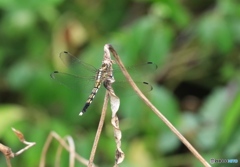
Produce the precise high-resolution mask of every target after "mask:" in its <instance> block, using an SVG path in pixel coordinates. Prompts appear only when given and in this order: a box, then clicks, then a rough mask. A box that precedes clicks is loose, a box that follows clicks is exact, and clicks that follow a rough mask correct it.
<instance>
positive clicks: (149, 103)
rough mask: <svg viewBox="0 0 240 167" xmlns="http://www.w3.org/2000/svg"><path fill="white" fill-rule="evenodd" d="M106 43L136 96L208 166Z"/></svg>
mask: <svg viewBox="0 0 240 167" xmlns="http://www.w3.org/2000/svg"><path fill="white" fill-rule="evenodd" d="M106 45H108V47H109V49H110V51H111V52H112V54H113V56H114V58H115V59H116V63H117V64H118V65H119V67H120V68H121V70H122V72H123V74H124V76H125V77H126V78H127V80H128V82H129V84H130V85H131V86H132V88H133V89H134V91H135V92H136V93H137V94H138V96H139V97H140V98H141V99H142V100H143V101H144V103H145V104H146V105H147V106H149V107H150V108H151V109H152V111H153V112H154V113H155V114H156V115H157V116H158V117H159V118H160V119H161V120H162V121H163V122H164V123H165V124H166V125H167V126H168V127H169V128H170V129H171V130H172V131H173V133H175V134H176V135H177V136H178V138H179V139H180V140H181V141H182V142H183V143H184V144H185V146H186V147H187V148H188V149H189V150H190V151H191V152H192V153H193V155H194V156H195V157H196V158H197V159H199V160H200V161H201V162H202V164H203V165H204V166H206V167H210V165H209V164H208V163H207V161H206V160H205V159H204V158H203V157H202V156H201V155H200V154H199V153H198V152H197V150H196V149H195V148H194V147H193V146H192V145H191V144H190V143H189V142H188V141H187V140H186V139H185V137H184V136H183V135H182V134H181V133H180V132H179V131H178V130H177V129H176V128H175V127H174V126H173V125H172V124H171V123H170V122H169V121H168V120H167V118H166V117H165V116H164V115H163V114H162V113H161V112H160V111H159V110H158V109H157V108H156V107H155V106H154V105H153V104H152V103H151V102H150V101H149V100H148V99H147V98H146V96H145V95H144V94H143V93H142V92H141V91H140V89H139V88H138V87H137V85H136V84H135V83H134V82H133V79H132V78H131V76H130V75H129V73H128V72H127V70H126V68H125V67H124V65H123V63H122V61H121V59H120V57H119V56H118V54H117V52H116V51H115V50H114V48H113V47H112V46H111V45H110V44H106Z"/></svg>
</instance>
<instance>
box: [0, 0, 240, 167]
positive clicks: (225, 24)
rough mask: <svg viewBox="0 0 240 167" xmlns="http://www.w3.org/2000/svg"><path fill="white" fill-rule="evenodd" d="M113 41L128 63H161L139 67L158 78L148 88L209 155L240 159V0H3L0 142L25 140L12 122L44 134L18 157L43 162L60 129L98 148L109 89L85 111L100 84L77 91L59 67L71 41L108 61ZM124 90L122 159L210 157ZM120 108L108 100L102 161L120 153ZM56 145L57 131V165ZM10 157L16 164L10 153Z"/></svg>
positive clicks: (181, 161)
mask: <svg viewBox="0 0 240 167" xmlns="http://www.w3.org/2000/svg"><path fill="white" fill-rule="evenodd" d="M106 43H111V44H112V45H113V47H114V48H115V49H116V51H117V52H118V54H119V55H120V56H121V58H122V60H123V61H124V63H125V65H127V66H128V65H134V64H140V63H143V62H146V61H153V62H155V63H156V64H157V65H158V69H157V70H156V71H151V72H150V73H149V74H143V73H142V71H141V70H140V69H139V76H141V75H142V76H143V77H145V79H146V80H147V81H150V82H151V83H152V85H153V86H154V90H153V91H152V92H150V93H149V94H147V96H148V97H149V99H150V101H152V103H153V104H154V105H156V107H157V108H158V109H159V110H160V111H161V112H162V113H163V114H164V115H165V116H166V117H167V118H168V119H169V120H170V121H171V122H172V124H173V125H175V126H176V127H177V129H179V130H180V132H181V133H182V134H183V135H184V136H185V137H186V138H187V139H188V140H189V141H190V142H191V143H192V144H193V146H194V147H195V148H196V149H197V150H198V151H199V152H200V154H201V155H202V156H203V157H204V158H205V159H206V160H207V161H208V162H210V159H211V158H215V159H227V158H238V160H240V142H239V141H240V129H239V121H240V120H239V116H240V90H239V84H240V68H239V65H240V52H239V51H240V49H239V48H240V47H239V46H240V4H239V3H238V1H234V0H229V1H222V0H215V1H213V0H203V1H202V0H195V1H192V0H181V1H175V0H162V1H160V0H159V1H158V0H131V1H129V0H121V1H112V0H101V1H94V0H88V1H81V0H75V1H66V0H65V1H64V0H44V1H37V0H36V1H32V0H20V1H17V0H15V1H14V0H12V1H7V0H2V1H0V142H1V143H3V144H5V145H7V146H9V147H11V148H12V150H13V151H14V152H16V151H17V150H19V149H20V148H22V147H23V145H22V144H21V143H19V141H18V140H17V138H16V137H15V135H14V133H13V132H12V131H11V127H14V128H16V129H18V130H20V131H21V132H23V133H24V135H25V138H26V140H28V141H34V142H36V143H37V145H36V146H34V147H33V148H31V149H29V150H28V151H26V152H25V153H23V154H21V155H20V156H18V157H16V158H14V159H12V165H13V166H19V164H21V165H20V166H25V167H35V166H38V164H39V160H40V154H41V151H42V148H43V145H44V143H45V141H46V139H47V136H48V134H49V133H50V131H55V132H56V133H58V134H59V135H60V136H62V137H64V136H65V135H71V136H72V137H73V139H74V141H75V144H76V150H77V152H78V153H79V154H80V155H82V156H84V157H85V158H88V157H89V153H90V150H91V146H92V143H93V140H94V136H95V132H96V129H97V125H98V121H99V117H100V112H101V106H102V102H103V93H99V95H97V96H96V99H95V100H94V102H93V104H92V106H90V108H89V110H88V112H87V113H86V114H85V115H83V116H82V117H79V116H78V114H79V111H80V110H81V109H82V107H83V104H84V103H85V101H86V99H87V97H88V95H89V93H90V92H91V90H86V91H82V92H77V91H72V90H71V89H68V88H66V87H64V86H62V85H60V84H58V83H57V82H55V81H54V80H52V79H51V78H50V73H51V72H53V71H54V70H65V69H66V67H65V66H64V65H63V64H62V62H61V60H60V59H59V53H60V52H62V51H64V50H67V51H69V52H71V53H72V54H73V55H75V56H77V57H78V58H80V59H81V60H83V61H84V62H87V63H89V64H92V65H94V66H96V67H100V65H101V61H102V58H103V46H104V44H106ZM124 91H125V90H123V92H124ZM119 97H120V98H121V107H120V110H119V113H118V115H119V117H120V127H121V130H122V135H123V137H122V149H123V151H124V152H125V156H126V158H125V160H124V162H123V164H122V165H121V166H138V167H146V166H151V167H152V166H156V167H158V166H166V167H167V166H168V167H170V166H171V167H172V166H174V167H180V166H184V167H190V166H191V167H192V166H202V165H201V164H200V162H199V161H198V160H197V159H196V158H195V157H194V156H193V155H192V154H191V153H190V152H189V151H188V149H187V148H186V147H185V146H184V145H183V144H182V143H181V142H180V141H179V140H178V138H177V137H176V136H175V135H174V134H173V133H172V132H171V131H170V130H169V128H167V127H166V126H165V125H164V124H163V123H162V121H161V120H159V119H158V118H157V117H156V115H154V114H153V113H152V112H151V110H150V109H149V108H147V107H146V106H145V105H144V104H143V103H142V102H141V100H140V99H139V98H137V96H123V97H121V96H120V95H119ZM110 118H111V113H110V110H108V115H107V118H106V122H105V126H104V130H103V134H102V136H101V139H100V143H99V146H98V150H97V153H96V158H95V163H96V164H98V165H99V166H113V163H114V154H115V142H114V137H113V129H112V127H111V123H110ZM56 147H57V142H56V141H55V142H53V146H52V147H51V149H50V150H49V152H48V158H47V164H48V166H53V162H54V160H55V153H56ZM68 158H69V157H68V154H67V153H66V152H64V154H63V156H62V161H61V163H62V166H68ZM223 165H230V164H223ZM0 166H6V163H5V160H4V156H3V155H1V156H0ZM76 166H83V165H81V164H78V163H77V165H76ZM232 166H237V164H233V165H232Z"/></svg>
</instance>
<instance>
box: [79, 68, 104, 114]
mask: <svg viewBox="0 0 240 167" xmlns="http://www.w3.org/2000/svg"><path fill="white" fill-rule="evenodd" d="M101 77H102V71H101V70H98V72H97V77H96V82H95V85H94V88H93V89H92V92H91V94H90V95H89V96H88V99H87V101H86V103H85V105H84V107H83V109H82V111H81V112H80V113H79V115H83V114H84V113H85V112H86V111H87V109H88V107H89V106H90V104H91V103H92V101H93V99H94V98H95V96H96V94H97V92H98V89H99V88H100V86H101Z"/></svg>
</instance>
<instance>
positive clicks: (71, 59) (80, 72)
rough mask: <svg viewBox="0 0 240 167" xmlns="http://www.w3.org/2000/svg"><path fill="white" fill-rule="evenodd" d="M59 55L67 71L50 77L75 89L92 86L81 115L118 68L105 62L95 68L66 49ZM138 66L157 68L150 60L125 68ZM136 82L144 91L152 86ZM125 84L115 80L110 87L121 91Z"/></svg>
mask: <svg viewBox="0 0 240 167" xmlns="http://www.w3.org/2000/svg"><path fill="white" fill-rule="evenodd" d="M59 57H60V59H61V60H62V62H63V63H64V64H65V65H66V66H67V67H68V70H69V73H67V72H60V71H54V72H53V73H51V74H50V76H51V78H52V79H54V80H57V81H58V82H59V83H61V84H63V85H66V86H68V87H70V88H73V89H75V90H78V89H79V88H88V87H89V86H91V87H93V88H92V91H91V93H90V95H89V96H88V98H87V101H86V102H85V105H84V106H83V109H82V110H81V112H80V114H79V115H83V114H84V113H85V112H86V111H87V109H88V107H89V106H90V105H91V103H92V101H93V100H94V98H95V96H96V94H97V92H98V90H99V89H100V87H101V85H103V86H104V87H105V88H106V89H107V90H108V85H107V82H108V81H109V79H110V80H114V81H115V79H114V76H113V73H120V69H118V68H114V69H109V68H107V67H106V65H105V64H102V66H101V67H100V68H99V69H97V68H95V67H94V66H92V65H90V64H87V63H85V62H83V61H81V60H79V59H78V58H76V57H75V56H73V55H72V54H70V53H69V52H67V51H64V52H61V53H60V56H59ZM139 67H147V68H148V69H157V65H155V64H154V63H152V62H147V63H144V64H141V65H137V66H134V67H128V68H127V69H128V70H130V71H136V70H137V69H138V68H139ZM136 84H137V86H138V87H140V89H141V90H144V91H151V90H152V89H153V87H152V86H151V85H150V84H149V83H148V82H145V81H142V82H136ZM126 85H129V84H128V83H126V81H124V80H119V81H118V80H117V81H115V82H114V83H113V84H112V87H113V89H114V90H119V91H122V89H124V88H125V87H127V86H126ZM129 87H130V85H129ZM89 91H90V90H89Z"/></svg>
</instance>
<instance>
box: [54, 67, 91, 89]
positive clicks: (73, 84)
mask: <svg viewBox="0 0 240 167" xmlns="http://www.w3.org/2000/svg"><path fill="white" fill-rule="evenodd" d="M50 76H51V78H52V79H54V80H56V81H58V82H59V83H61V84H63V85H65V86H67V87H69V88H72V89H73V90H74V91H77V92H82V91H89V92H91V90H92V88H93V87H94V83H95V79H94V76H93V77H81V76H78V75H75V74H68V73H64V72H59V71H54V72H53V73H52V74H51V75H50Z"/></svg>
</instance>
